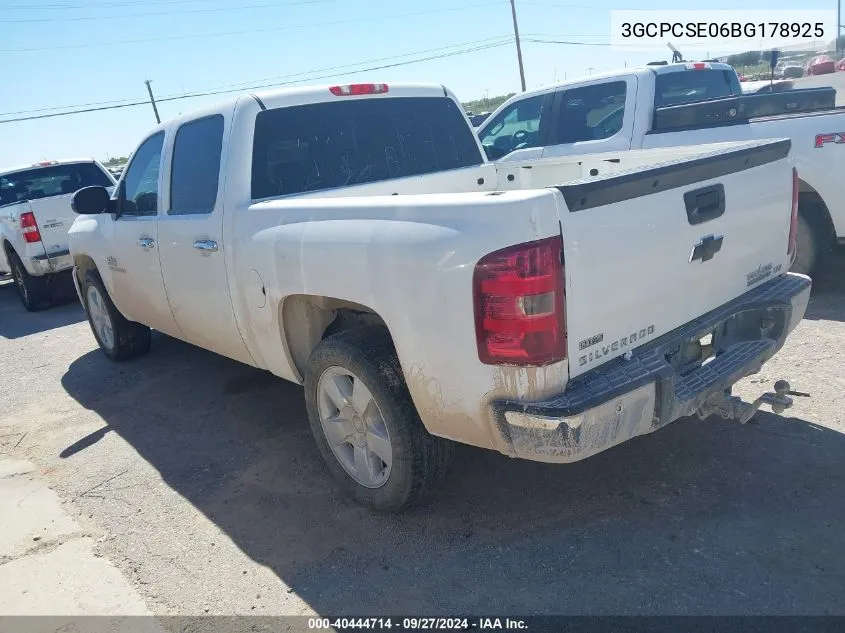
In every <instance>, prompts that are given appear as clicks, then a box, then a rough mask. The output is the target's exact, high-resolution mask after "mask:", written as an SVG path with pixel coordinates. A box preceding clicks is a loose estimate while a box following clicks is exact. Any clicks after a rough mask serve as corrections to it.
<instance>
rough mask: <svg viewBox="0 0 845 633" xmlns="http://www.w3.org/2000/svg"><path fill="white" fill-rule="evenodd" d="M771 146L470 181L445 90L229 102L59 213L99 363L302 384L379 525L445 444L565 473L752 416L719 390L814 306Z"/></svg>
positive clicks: (477, 161)
mask: <svg viewBox="0 0 845 633" xmlns="http://www.w3.org/2000/svg"><path fill="white" fill-rule="evenodd" d="M789 149H790V142H789V141H788V140H766V141H751V142H740V143H728V144H721V145H714V146H710V145H703V146H699V147H697V148H688V147H685V148H669V149H661V150H648V151H645V152H628V153H626V154H625V155H624V156H622V157H621V158H620V159H619V160H620V162H618V163H612V164H613V165H614V166H617V167H620V168H621V171H619V172H617V173H604V174H600V175H599V176H598V177H595V178H593V177H587V178H584V179H581V178H580V175H581V171H580V170H581V169H582V168H583V166H582V164H581V163H582V162H583V161H581V160H580V159H579V158H578V157H574V158H572V157H562V158H555V159H547V160H536V161H529V162H522V163H502V164H499V165H496V164H491V163H489V162H487V161H486V160H485V158H484V155H483V151H482V148H481V145H480V143H479V141H478V138H477V137H476V136H475V135H474V134H473V131H472V128H471V126H470V125H469V122H468V121H467V118H466V116H465V115H464V114H463V113H462V112H461V109H460V106H459V104H458V102H457V100H456V99H455V97H454V95H452V94H451V93H450V92H449V91H448V90H446V89H445V88H443V87H442V86H429V85H399V86H396V85H392V84H391V85H390V86H389V87H388V86H386V85H384V84H361V85H353V86H332V87H325V88H307V89H298V90H283V91H274V92H266V93H260V94H256V95H245V96H242V97H240V98H238V99H236V100H233V101H230V102H228V103H225V104H223V105H220V106H217V107H214V108H209V109H207V110H204V111H201V112H197V113H193V114H189V115H185V116H182V117H180V118H178V119H176V120H174V121H171V122H168V123H165V124H163V125H161V126H160V127H158V128H156V129H155V130H153V132H152V133H151V134H150V135H149V136H148V137H147V138H146V139H145V140H144V141H143V142H142V143H141V144H140V145H139V147H138V149H137V150H136V151H135V152H134V154H133V156H132V158H131V159H130V162H129V163H128V165H127V167H126V170H125V171H124V173H123V175H122V177H121V180H120V182H119V183H118V186H117V188H116V190H115V193H114V194H113V195H112V197H111V198H110V197H109V195H108V193H107V192H106V191H105V190H104V189H102V188H97V187H92V188H86V189H82V190H81V191H79V192H77V193H76V195H75V196H74V207H75V210H76V211H77V212H78V213H80V214H82V215H80V217H78V218H77V220H76V221H75V223H74V225H73V227H72V229H71V231H70V245H71V253H72V256H73V260H74V266H75V276H74V279H75V282H76V283H77V289H78V291H79V294H80V298H81V300H82V303H83V305H84V306H85V307H86V310H87V312H88V315H89V320H90V321H91V325H92V330H93V332H94V335H95V337H96V338H97V341H98V342H99V344H100V346H101V348H102V349H103V350H104V352H105V353H106V354H107V355H108V356H109V357H111V358H112V359H115V360H122V359H125V358H129V357H131V356H134V355H137V354H141V353H144V352H146V351H147V350H148V349H149V347H150V328H154V329H156V330H159V331H161V332H164V333H166V334H169V335H171V336H174V337H176V338H180V339H182V340H185V341H188V342H190V343H193V344H196V345H199V346H201V347H204V348H206V349H209V350H212V351H214V352H217V353H219V354H222V355H225V356H228V357H229V358H233V359H236V360H239V361H242V362H244V363H247V364H250V365H253V366H256V367H260V368H263V369H266V370H268V371H270V372H272V373H273V374H275V375H277V376H279V377H281V378H285V379H287V380H291V381H294V382H297V383H300V384H303V385H304V387H305V400H306V405H307V409H308V415H309V420H310V423H311V427H312V431H313V434H314V437H315V440H316V442H317V444H318V446H319V448H320V450H321V453H322V454H323V457H324V458H325V460H326V463H327V464H328V467H329V469H330V470H331V471H332V473H333V474H334V475H335V476H336V477H337V479H338V481H339V482H340V483H341V484H342V485H343V486H344V487H346V489H347V490H348V491H349V492H350V493H351V494H352V495H353V496H355V498H356V499H358V500H359V501H361V502H362V503H364V504H366V505H368V506H371V507H374V508H379V509H394V510H395V509H399V508H402V507H404V506H406V505H407V504H409V503H411V502H413V501H414V500H416V499H418V498H419V497H420V496H422V495H423V494H424V493H426V492H428V491H429V490H430V489H431V488H432V487H433V485H434V484H435V483H436V481H437V479H438V478H439V477H441V476H442V475H443V473H444V472H445V471H446V466H447V464H448V462H449V458H450V455H451V452H452V446H453V445H452V444H451V443H450V442H449V441H447V440H454V441H458V442H464V443H469V444H473V445H476V446H480V447H484V448H488V449H492V450H497V451H499V452H501V453H503V454H505V455H510V456H513V457H524V458H528V459H536V460H545V461H551V462H571V461H575V460H578V459H583V458H584V457H587V456H589V455H592V454H593V453H596V452H598V451H601V450H604V449H606V448H608V447H610V446H613V445H615V444H618V443H619V442H622V441H624V440H626V439H628V438H630V437H634V436H636V435H640V434H643V433H647V432H650V431H653V430H655V429H657V428H659V427H661V426H663V425H665V424H668V423H670V422H671V421H673V420H675V419H677V417H679V416H681V415H686V414H688V413H691V412H698V413H706V412H713V411H720V412H723V413H725V415H727V416H729V417H736V418H741V419H744V418H747V417H748V415H750V413H751V412H753V410H754V408H755V407H754V406H753V405H745V404H742V403H739V402H737V401H736V400H732V399H730V398H729V397H728V396H727V395H726V390H729V388H730V386H731V385H732V384H733V383H734V382H735V381H736V380H738V379H739V378H741V377H742V376H744V375H747V374H748V373H752V372H754V371H757V370H758V369H759V367H760V365H761V364H762V363H763V362H765V361H766V360H767V359H768V358H769V357H770V356H771V355H772V354H774V353H775V352H776V351H777V350H778V349H779V348H780V346H781V345H782V344H783V341H784V338H785V337H786V336H787V334H788V333H789V332H790V331H791V330H792V328H794V327H795V325H796V324H797V322H798V321H799V320H800V319H801V317H802V315H803V313H804V309H805V307H806V302H807V299H808V295H809V289H810V281H809V279H808V278H807V277H804V276H800V275H793V274H788V275H787V274H785V271H786V269H787V268H788V266H789V264H790V261H791V259H790V258H791V257H792V252H793V250H794V228H795V227H794V222H793V220H794V219H795V218H796V204H795V203H796V202H797V198H796V194H797V177H796V175H795V171H794V170H793V168H792V167H791V165H790V163H789V159H788V153H789ZM781 391H783V390H781ZM778 398H779V399H778ZM770 399H771V400H772V402H776V403H780V404H783V403H784V402H786V401H785V400H784V396H783V394H778V395H777V396H771V398H770Z"/></svg>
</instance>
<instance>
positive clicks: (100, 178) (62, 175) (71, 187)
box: [0, 163, 114, 206]
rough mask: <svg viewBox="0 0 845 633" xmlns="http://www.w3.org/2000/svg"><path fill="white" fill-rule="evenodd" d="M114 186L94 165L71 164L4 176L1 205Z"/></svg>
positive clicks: (0, 190)
mask: <svg viewBox="0 0 845 633" xmlns="http://www.w3.org/2000/svg"><path fill="white" fill-rule="evenodd" d="M113 184H114V183H113V182H112V181H111V180H110V179H109V177H108V176H106V175H105V174H104V173H103V171H102V170H101V169H100V168H99V167H97V165H95V164H94V163H70V164H68V165H52V166H50V167H38V168H35V169H27V170H24V171H17V172H14V173H11V174H4V175H2V176H0V206H3V205H7V204H16V203H18V202H24V201H25V200H38V199H40V198H49V197H52V196H61V195H64V194H71V193H74V192H76V191H77V190H78V189H82V188H83V187H89V186H92V185H99V186H102V187H111V186H112V185H113Z"/></svg>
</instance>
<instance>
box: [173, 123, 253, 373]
mask: <svg viewBox="0 0 845 633" xmlns="http://www.w3.org/2000/svg"><path fill="white" fill-rule="evenodd" d="M229 125H230V120H227V118H226V117H224V116H223V115H221V114H215V115H212V116H208V117H204V118H201V119H196V120H194V121H189V122H188V123H184V124H182V125H181V126H180V127H179V128H178V130H177V131H176V135H175V136H174V138H173V142H172V152H171V151H170V150H168V155H169V156H170V161H169V165H168V166H169V169H167V168H166V172H167V173H169V176H170V177H169V179H168V180H169V182H170V187H169V190H168V191H167V192H166V194H167V212H166V213H163V214H161V216H160V217H159V222H158V238H159V256H160V257H161V269H162V274H163V275H164V284H165V286H166V287H167V297H168V300H169V303H170V308H171V310H172V311H173V316H174V318H175V319H176V323H177V324H178V325H179V328H180V329H181V331H182V332H183V333H184V336H185V340H187V341H189V342H190V343H193V344H195V345H198V346H200V347H203V348H205V349H209V350H211V351H214V352H217V353H218V354H222V355H224V356H228V357H229V358H233V359H235V360H239V361H241V362H244V363H248V364H251V365H252V364H254V361H253V360H252V357H251V356H250V354H249V352H248V351H247V349H246V345H245V344H244V341H243V338H241V333H240V330H239V329H238V324H237V322H236V321H235V315H234V311H233V308H232V299H231V297H230V296H229V283H228V279H227V276H226V264H225V260H224V258H223V249H224V246H225V245H224V243H223V202H222V200H223V195H222V189H223V187H222V183H221V172H222V169H221V160H220V159H221V155H222V152H223V145H224V138H225V134H224V133H226V132H228V128H229Z"/></svg>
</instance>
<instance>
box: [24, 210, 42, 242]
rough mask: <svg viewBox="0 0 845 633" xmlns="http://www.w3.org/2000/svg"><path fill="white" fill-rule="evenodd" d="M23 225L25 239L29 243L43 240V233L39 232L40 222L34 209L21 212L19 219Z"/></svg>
mask: <svg viewBox="0 0 845 633" xmlns="http://www.w3.org/2000/svg"><path fill="white" fill-rule="evenodd" d="M18 222H19V223H20V226H21V233H23V239H24V240H26V241H27V243H29V244H33V243H35V242H40V241H41V233H39V232H38V222H36V221H35V214H34V213H33V212H32V211H27V212H26V213H21V217H20V219H19V220H18Z"/></svg>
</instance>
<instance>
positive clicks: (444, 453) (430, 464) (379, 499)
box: [305, 327, 454, 512]
mask: <svg viewBox="0 0 845 633" xmlns="http://www.w3.org/2000/svg"><path fill="white" fill-rule="evenodd" d="M305 403H306V407H307V410H308V420H309V422H310V424H311V431H312V433H313V434H314V439H315V440H316V442H317V446H318V447H319V449H320V453H321V454H322V456H323V459H324V460H325V461H326V464H327V465H328V468H329V471H330V472H331V473H332V475H333V476H334V477H335V479H337V481H338V482H339V483H340V484H341V485H342V486H343V488H344V489H345V490H346V491H347V492H348V493H349V494H350V495H351V496H352V497H354V498H355V499H356V500H357V501H358V502H359V503H361V504H362V505H365V506H367V507H369V508H372V509H375V510H382V511H394V512H395V511H399V510H402V509H404V508H406V507H408V506H410V505H412V504H413V503H415V502H417V501H419V500H420V499H422V498H423V497H424V496H425V495H426V494H427V493H428V492H430V491H431V490H432V489H433V488H434V487H435V486H436V484H437V483H438V482H439V481H440V480H441V479H442V478H443V476H444V475H445V474H446V473H447V472H448V467H449V464H450V463H451V460H452V457H453V454H454V445H453V443H452V442H449V441H447V440H444V439H441V438H437V437H434V436H433V435H431V434H429V433H428V431H426V430H425V427H424V426H423V424H422V422H421V421H420V418H419V415H418V414H417V411H416V408H415V407H414V404H413V402H412V401H411V396H410V394H409V393H408V388H407V387H406V385H405V381H404V378H403V376H402V370H401V368H400V366H399V361H398V359H397V358H396V353H395V352H394V350H393V346H392V344H391V342H390V338H389V336H388V335H387V332H386V330H385V329H384V328H383V327H366V328H359V329H355V330H346V331H343V332H340V333H338V334H334V335H332V336H329V337H328V338H326V339H324V340H323V341H322V342H320V344H319V345H317V347H316V348H315V349H314V351H313V353H312V354H311V358H310V360H309V363H308V367H307V369H306V372H305Z"/></svg>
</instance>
